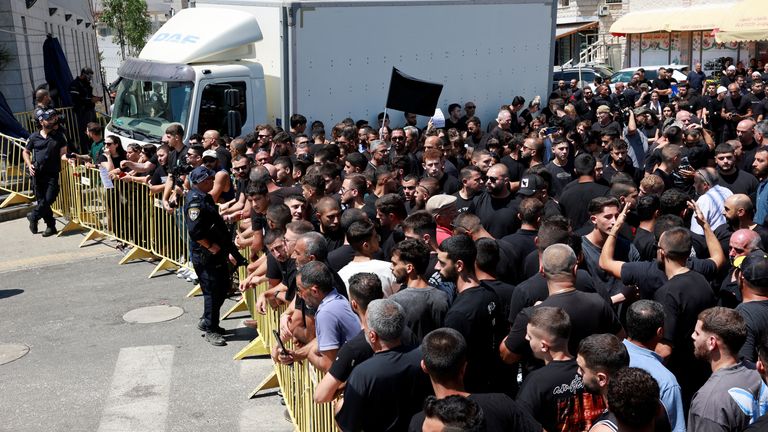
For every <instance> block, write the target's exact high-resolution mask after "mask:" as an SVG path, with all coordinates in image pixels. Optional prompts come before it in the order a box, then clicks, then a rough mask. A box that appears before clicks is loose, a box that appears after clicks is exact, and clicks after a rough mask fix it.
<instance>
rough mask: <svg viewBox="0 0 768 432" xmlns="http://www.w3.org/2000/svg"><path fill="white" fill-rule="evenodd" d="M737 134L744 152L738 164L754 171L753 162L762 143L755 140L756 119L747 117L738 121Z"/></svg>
mask: <svg viewBox="0 0 768 432" xmlns="http://www.w3.org/2000/svg"><path fill="white" fill-rule="evenodd" d="M736 136H737V138H738V140H739V142H740V143H741V152H742V157H741V159H740V160H739V161H738V162H737V166H738V167H739V169H742V170H744V171H746V172H752V162H754V160H755V153H756V152H757V149H758V148H760V145H759V144H758V143H757V141H756V140H755V121H754V120H752V119H745V120H742V121H740V122H738V125H737V126H736Z"/></svg>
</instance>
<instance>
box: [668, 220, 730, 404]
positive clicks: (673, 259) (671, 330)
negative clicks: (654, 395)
mask: <svg viewBox="0 0 768 432" xmlns="http://www.w3.org/2000/svg"><path fill="white" fill-rule="evenodd" d="M690 255H691V233H690V231H688V230H687V229H685V228H681V227H677V228H672V229H670V230H667V231H665V232H664V233H662V234H661V237H659V247H658V249H657V251H656V262H657V263H658V265H659V267H660V268H661V269H662V270H664V273H665V274H666V276H667V282H666V283H665V284H664V285H662V286H661V288H659V289H658V290H657V291H656V293H655V294H654V300H656V301H658V302H659V303H661V304H662V306H664V312H665V313H666V319H665V321H664V336H663V339H662V341H661V342H659V344H658V345H657V346H656V353H657V354H659V355H660V356H661V357H662V358H664V359H666V361H667V366H668V368H669V370H670V371H671V372H672V373H674V374H675V376H676V377H677V378H678V380H679V382H680V388H681V390H682V395H683V406H687V405H688V404H689V403H690V401H691V399H692V397H693V393H694V392H695V391H696V390H697V389H698V388H699V387H700V386H701V385H702V384H703V383H704V382H705V381H706V379H707V376H708V375H709V372H708V371H707V369H706V368H702V367H696V366H697V365H696V363H695V362H694V361H693V360H694V358H693V351H692V350H691V349H690V346H691V345H690V342H689V338H690V335H691V333H692V332H693V328H694V326H695V325H696V317H697V316H698V314H699V313H700V312H701V311H703V310H704V309H706V308H708V307H711V306H713V305H714V304H715V297H714V294H713V292H712V289H711V288H710V286H709V282H708V281H707V279H706V278H705V277H704V276H702V275H701V274H699V273H697V272H695V271H691V270H690V269H688V267H686V261H687V260H688V257H689V256H690Z"/></svg>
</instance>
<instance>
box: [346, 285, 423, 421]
mask: <svg viewBox="0 0 768 432" xmlns="http://www.w3.org/2000/svg"><path fill="white" fill-rule="evenodd" d="M404 329H405V314H404V312H403V308H402V307H401V306H400V305H399V304H397V303H396V302H394V301H392V300H388V299H378V300H373V301H372V302H371V303H370V304H369V305H368V309H367V311H366V319H365V321H364V322H363V330H364V331H365V332H366V339H367V340H368V342H369V344H370V345H371V348H373V352H374V354H373V357H371V358H369V359H368V360H366V361H364V362H363V363H361V364H360V365H358V366H357V367H355V368H354V369H353V370H352V373H351V374H350V376H349V379H348V380H347V386H346V388H345V390H344V399H343V404H342V405H341V409H340V410H339V411H338V413H337V414H336V422H337V423H338V425H339V428H340V429H341V430H342V431H345V432H347V431H360V430H371V431H372V430H381V431H402V430H405V429H406V428H407V427H408V423H409V422H410V420H411V417H412V416H413V415H414V414H415V413H417V412H418V411H419V408H421V406H422V403H423V402H424V398H425V397H426V396H427V395H428V394H429V393H431V389H430V386H429V381H428V380H427V377H426V375H425V374H424V373H423V372H422V370H421V366H420V363H421V358H422V355H421V350H420V349H419V348H416V349H412V348H411V347H408V346H405V345H403V344H402V340H401V339H402V334H403V330H404Z"/></svg>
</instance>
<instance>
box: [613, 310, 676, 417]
mask: <svg viewBox="0 0 768 432" xmlns="http://www.w3.org/2000/svg"><path fill="white" fill-rule="evenodd" d="M625 328H626V330H627V339H625V340H624V346H626V347H627V352H629V366H630V367H636V368H640V369H643V370H645V371H646V372H648V373H649V374H651V376H652V377H653V378H654V379H655V380H656V381H657V382H658V383H659V391H660V394H659V399H661V403H662V404H663V405H664V409H665V410H666V411H667V417H669V424H670V425H671V426H672V431H673V432H685V414H684V412H683V398H682V396H681V394H680V385H679V384H678V383H677V379H676V378H675V375H673V374H672V372H670V371H669V369H667V368H666V367H664V365H663V364H662V363H661V357H660V356H659V355H658V354H656V353H655V352H654V351H653V350H654V348H656V344H658V343H659V341H660V340H661V338H662V336H663V334H664V307H663V306H662V305H661V303H658V302H655V301H652V300H639V301H636V302H635V303H633V304H632V306H630V307H629V310H628V311H627V325H626V327H625Z"/></svg>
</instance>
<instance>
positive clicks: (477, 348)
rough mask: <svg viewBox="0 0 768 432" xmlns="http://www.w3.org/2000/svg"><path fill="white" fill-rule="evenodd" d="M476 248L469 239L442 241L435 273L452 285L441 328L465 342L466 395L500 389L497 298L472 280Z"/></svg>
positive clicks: (500, 333) (502, 324)
mask: <svg viewBox="0 0 768 432" xmlns="http://www.w3.org/2000/svg"><path fill="white" fill-rule="evenodd" d="M476 256H477V248H476V247H475V242H474V241H473V240H472V238H471V237H469V236H466V235H457V236H453V237H450V238H448V239H446V240H445V241H443V243H442V244H441V245H440V251H439V252H438V253H437V261H438V264H437V266H435V269H437V270H439V271H440V275H441V276H442V277H443V279H445V280H446V281H450V282H454V283H455V284H456V291H457V293H458V294H457V295H456V299H455V300H454V302H453V304H452V305H451V308H450V309H449V310H448V313H447V315H446V316H445V327H449V328H452V329H454V330H457V331H458V332H459V333H461V334H462V336H464V339H466V340H467V343H468V344H469V345H468V348H469V349H468V356H467V370H466V375H465V377H464V385H465V387H466V389H467V391H468V392H490V391H494V390H499V391H503V390H504V389H500V388H499V387H500V385H499V384H501V383H499V382H498V380H497V379H496V378H497V376H498V373H497V372H498V371H499V368H500V366H501V365H500V363H499V356H498V354H497V351H496V347H497V346H498V345H499V341H501V338H502V336H503V332H504V328H505V324H506V323H505V322H504V317H502V316H501V313H502V310H503V307H502V305H501V304H500V302H499V297H498V295H496V293H495V292H494V291H493V290H492V289H491V288H489V287H487V286H485V285H483V284H481V283H480V282H479V281H478V280H477V277H476V276H475V257H476Z"/></svg>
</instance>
